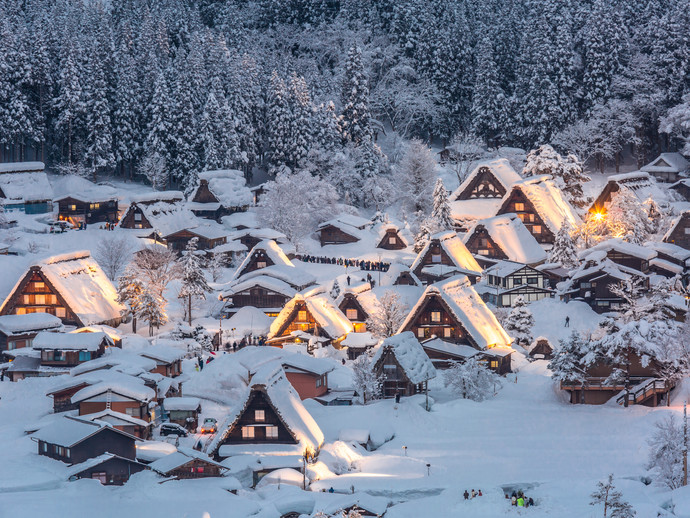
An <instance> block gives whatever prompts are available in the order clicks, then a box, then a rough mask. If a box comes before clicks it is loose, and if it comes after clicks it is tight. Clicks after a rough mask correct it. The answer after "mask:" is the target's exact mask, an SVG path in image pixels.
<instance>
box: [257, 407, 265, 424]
mask: <svg viewBox="0 0 690 518" xmlns="http://www.w3.org/2000/svg"><path fill="white" fill-rule="evenodd" d="M254 420H255V421H257V422H259V423H263V422H264V421H265V420H266V411H265V410H254Z"/></svg>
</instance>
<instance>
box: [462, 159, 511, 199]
mask: <svg viewBox="0 0 690 518" xmlns="http://www.w3.org/2000/svg"><path fill="white" fill-rule="evenodd" d="M505 194H506V189H505V187H503V184H502V183H501V182H499V181H498V179H497V178H496V176H494V174H493V173H492V172H491V169H490V168H488V167H480V168H479V171H478V172H477V174H476V175H475V176H474V178H473V179H472V181H471V182H470V183H469V184H468V185H467V186H466V187H465V189H464V190H463V191H462V192H460V193H459V194H458V195H457V196H456V198H455V200H456V201H459V200H474V199H483V198H503V196H505Z"/></svg>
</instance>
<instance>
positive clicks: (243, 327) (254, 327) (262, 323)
mask: <svg viewBox="0 0 690 518" xmlns="http://www.w3.org/2000/svg"><path fill="white" fill-rule="evenodd" d="M271 322H273V318H271V317H269V316H268V315H266V313H264V312H263V311H262V310H260V309H259V308H255V307H254V306H244V307H241V308H240V309H239V310H238V311H237V312H236V313H235V314H234V315H232V316H231V317H230V318H229V319H228V321H227V323H226V324H223V325H224V326H225V327H224V329H225V330H229V329H235V336H236V337H242V336H246V335H248V334H253V335H254V336H260V335H266V334H268V332H269V330H270V328H271ZM226 332H227V331H226ZM223 334H224V335H225V333H223ZM226 336H227V335H226Z"/></svg>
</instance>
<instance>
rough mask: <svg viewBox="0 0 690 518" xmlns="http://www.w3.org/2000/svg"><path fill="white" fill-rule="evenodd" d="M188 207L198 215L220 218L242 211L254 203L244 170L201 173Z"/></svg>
mask: <svg viewBox="0 0 690 518" xmlns="http://www.w3.org/2000/svg"><path fill="white" fill-rule="evenodd" d="M190 200H191V201H190V202H189V203H188V204H187V206H188V208H189V209H190V210H191V211H192V212H193V213H194V214H196V215H197V216H199V217H202V218H207V219H215V220H220V218H222V217H223V216H226V215H228V214H233V213H235V212H242V211H245V210H247V208H248V207H249V206H250V205H251V204H252V203H253V200H254V196H253V195H252V193H251V191H250V190H249V188H248V187H247V185H246V180H245V178H244V174H243V173H242V171H237V170H235V169H226V170H217V171H205V172H203V173H199V184H198V185H197V187H196V189H195V190H194V192H193V194H192V195H191V197H190Z"/></svg>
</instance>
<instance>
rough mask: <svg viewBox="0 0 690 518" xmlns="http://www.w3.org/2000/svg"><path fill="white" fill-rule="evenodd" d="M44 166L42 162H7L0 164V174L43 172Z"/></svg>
mask: <svg viewBox="0 0 690 518" xmlns="http://www.w3.org/2000/svg"><path fill="white" fill-rule="evenodd" d="M45 167H46V166H45V164H44V163H43V162H7V163H4V164H0V174H2V173H35V172H43V171H44V170H45Z"/></svg>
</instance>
